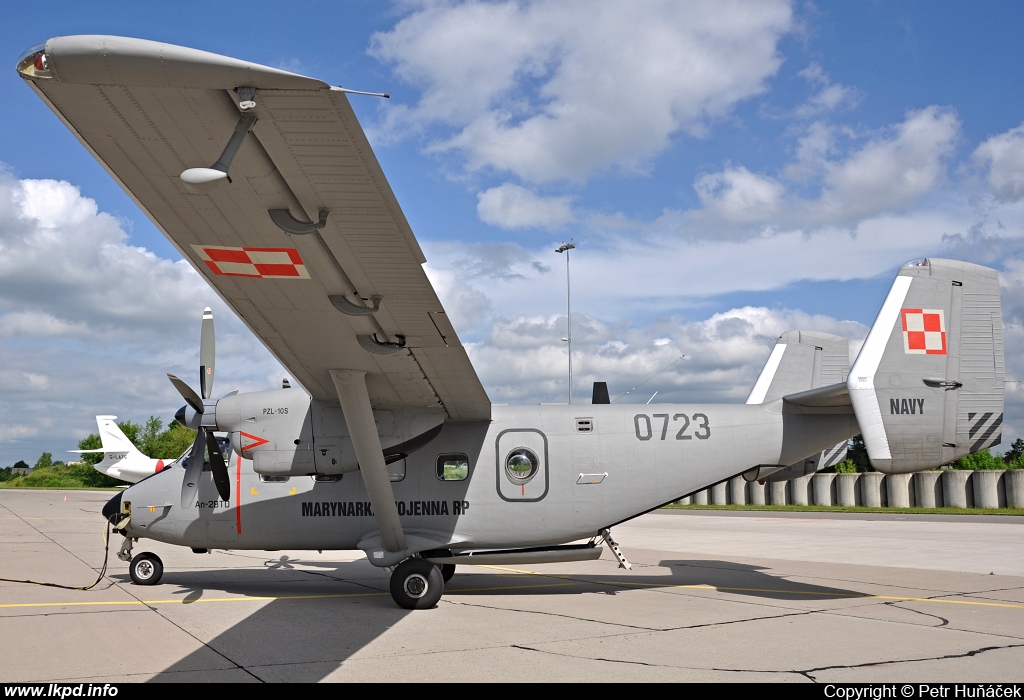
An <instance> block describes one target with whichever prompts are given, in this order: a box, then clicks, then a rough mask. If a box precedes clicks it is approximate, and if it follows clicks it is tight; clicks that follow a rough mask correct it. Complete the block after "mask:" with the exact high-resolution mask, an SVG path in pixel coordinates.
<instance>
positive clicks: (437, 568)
mask: <svg viewBox="0 0 1024 700" xmlns="http://www.w3.org/2000/svg"><path fill="white" fill-rule="evenodd" d="M453 575H455V565H454V564H440V565H438V564H434V563H433V562H431V561H430V560H428V559H423V558H420V557H412V558H410V559H406V560H405V561H403V562H402V563H401V564H399V565H398V566H397V567H395V570H394V572H393V573H392V574H391V597H392V598H394V600H395V602H396V603H398V606H399V607H401V608H405V609H406V610H425V609H427V608H432V607H434V606H435V605H437V601H439V600H441V595H442V594H443V593H444V584H445V582H446V581H449V580H450V579H451V577H452V576H453Z"/></svg>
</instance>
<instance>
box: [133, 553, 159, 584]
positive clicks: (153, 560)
mask: <svg viewBox="0 0 1024 700" xmlns="http://www.w3.org/2000/svg"><path fill="white" fill-rule="evenodd" d="M128 573H129V574H130V575H131V577H132V581H134V582H135V583H136V584H137V585H139V586H153V585H155V584H157V583H158V582H159V581H160V577H161V576H163V575H164V563H163V562H162V561H160V557H158V556H157V555H155V554H153V553H152V552H143V553H142V554H136V555H135V558H134V559H132V563H131V564H129V565H128Z"/></svg>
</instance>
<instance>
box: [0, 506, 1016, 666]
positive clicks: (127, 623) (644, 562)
mask: <svg viewBox="0 0 1024 700" xmlns="http://www.w3.org/2000/svg"><path fill="white" fill-rule="evenodd" d="M111 495H112V494H111V493H110V492H90V491H66V492H65V491H15V490H0V577H4V578H17V579H34V580H37V581H50V582H56V583H62V584H66V585H71V586H84V585H88V584H89V583H91V582H92V581H94V580H95V579H96V576H97V573H98V571H99V566H100V563H101V561H102V558H103V543H102V536H101V531H102V528H103V527H104V524H105V523H104V521H103V519H102V518H101V517H100V516H99V515H98V513H99V510H100V508H101V506H102V504H103V503H104V502H105V501H106V500H107V499H109V498H110V497H111ZM65 496H66V497H67V500H66V501H65ZM613 534H614V536H615V538H616V539H617V540H618V541H619V543H620V545H621V547H622V550H623V552H624V553H625V555H626V557H627V558H629V560H630V561H631V562H632V563H633V570H632V571H625V570H622V569H619V568H617V566H616V563H615V561H614V560H613V559H612V558H611V555H610V553H609V552H607V551H606V552H605V555H604V558H602V559H601V560H600V561H595V562H585V563H573V564H549V565H538V566H520V567H482V566H472V567H470V566H467V567H460V569H459V572H458V573H457V574H456V576H455V578H453V579H452V581H451V582H450V583H449V584H448V586H447V590H446V591H445V595H444V597H443V598H442V599H441V602H440V604H439V605H438V606H437V607H436V608H434V609H433V610H425V611H415V612H409V611H404V610H401V609H399V608H398V607H397V606H396V605H395V604H394V603H393V602H392V600H391V596H390V594H389V593H388V576H387V573H386V572H384V571H381V570H379V569H376V568H374V567H372V566H371V565H369V564H368V563H367V562H366V560H365V558H364V557H363V556H362V554H361V553H359V552H324V553H323V554H318V553H316V552H300V551H294V552H291V551H287V552H285V551H282V552H245V551H232V552H223V551H220V550H218V551H215V552H213V553H210V554H204V555H196V554H192V553H191V552H190V551H189V550H188V549H184V548H179V547H173V546H169V545H163V544H160V543H153V542H147V541H141V542H139V543H137V544H136V546H135V552H136V553H138V552H141V551H147V550H148V551H153V552H156V553H157V554H158V555H159V556H160V557H161V558H162V559H163V562H164V567H165V571H164V576H163V579H162V580H161V581H160V583H159V584H158V585H155V586H136V585H133V584H132V583H131V579H130V578H129V577H128V572H127V566H126V564H124V563H123V562H120V561H118V560H117V559H116V558H115V556H114V554H115V552H116V551H117V548H118V546H119V545H120V538H117V539H116V540H115V541H112V542H111V554H110V564H109V569H108V572H107V576H106V577H105V578H104V580H103V581H101V582H100V583H99V585H97V586H96V587H95V588H93V589H92V590H89V591H70V590H62V589H57V588H48V587H43V586H36V585H31V584H24V583H7V582H0V682H16V681H62V682H72V681H73V682H82V681H84V682H100V683H103V682H133V681H139V682H141V681H164V680H167V681H177V682H180V681H222V682H259V681H373V682H381V681H589V682H596V681H602V682H607V681H625V682H629V681H727V682H738V681H772V682H775V681H778V682H797V683H807V682H819V683H825V682H871V681H888V682H893V681H912V682H939V681H947V682H957V681H960V682H1006V681H1024V556H1022V555H1024V518H1022V517H1012V516H1011V517H983V516H979V517H963V516H947V517H943V516H921V517H918V516H913V515H888V514H886V515H879V516H875V515H860V514H858V515H843V514H831V513H824V514H822V513H806V514H805V513H799V514H795V513H784V514H782V513H765V512H759V513H758V512H721V511H717V512H716V511H674V510H664V511H657V512H654V513H651V514H648V515H645V516H643V517H641V518H638V519H636V520H634V521H631V522H629V523H626V524H623V525H619V526H617V527H616V528H615V529H614V531H613Z"/></svg>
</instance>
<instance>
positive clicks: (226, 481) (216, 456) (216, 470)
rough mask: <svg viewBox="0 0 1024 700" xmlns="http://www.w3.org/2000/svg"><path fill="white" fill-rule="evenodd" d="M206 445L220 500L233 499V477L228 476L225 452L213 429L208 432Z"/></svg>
mask: <svg viewBox="0 0 1024 700" xmlns="http://www.w3.org/2000/svg"><path fill="white" fill-rule="evenodd" d="M206 446H207V448H209V450H210V468H211V469H212V470H213V483H214V484H216V485H217V493H219V494H220V500H222V501H230V500H231V477H229V476H228V466H227V464H225V463H224V454H223V453H222V452H221V451H220V445H219V444H217V438H215V437H214V436H213V431H212V430H211V431H209V432H207V433H206Z"/></svg>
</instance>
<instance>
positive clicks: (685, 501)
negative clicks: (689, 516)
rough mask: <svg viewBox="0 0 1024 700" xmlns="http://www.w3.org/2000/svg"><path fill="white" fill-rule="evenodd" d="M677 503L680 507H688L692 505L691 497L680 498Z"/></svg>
mask: <svg viewBox="0 0 1024 700" xmlns="http://www.w3.org/2000/svg"><path fill="white" fill-rule="evenodd" d="M675 503H676V505H680V506H688V505H690V497H689V496H683V497H682V498H680V499H679V500H678V501H676V502H675Z"/></svg>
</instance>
